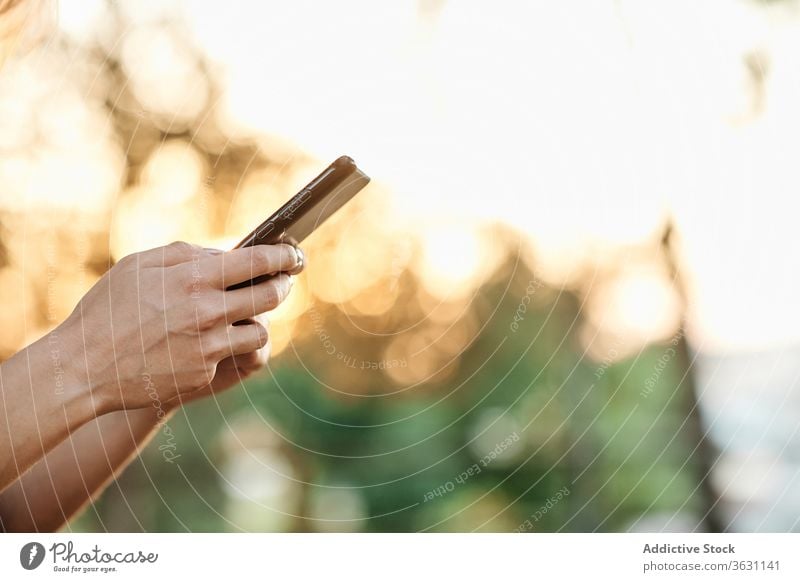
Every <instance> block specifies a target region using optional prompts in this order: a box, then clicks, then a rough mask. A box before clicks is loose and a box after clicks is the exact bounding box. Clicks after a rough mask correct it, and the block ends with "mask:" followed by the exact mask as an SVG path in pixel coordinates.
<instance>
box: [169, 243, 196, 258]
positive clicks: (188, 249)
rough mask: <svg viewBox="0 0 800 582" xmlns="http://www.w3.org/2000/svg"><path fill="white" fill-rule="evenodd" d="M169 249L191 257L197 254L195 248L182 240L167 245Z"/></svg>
mask: <svg viewBox="0 0 800 582" xmlns="http://www.w3.org/2000/svg"><path fill="white" fill-rule="evenodd" d="M167 248H168V249H170V250H171V251H172V252H174V253H176V254H178V255H191V254H192V253H194V252H195V248H196V247H195V246H194V245H193V244H190V243H188V242H185V241H182V240H176V241H173V242H171V243H169V244H168V245H167Z"/></svg>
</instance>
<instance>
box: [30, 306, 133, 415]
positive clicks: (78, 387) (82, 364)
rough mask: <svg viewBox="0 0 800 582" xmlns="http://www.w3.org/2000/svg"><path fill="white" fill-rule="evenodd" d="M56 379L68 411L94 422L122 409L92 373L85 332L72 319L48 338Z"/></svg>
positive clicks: (46, 339)
mask: <svg viewBox="0 0 800 582" xmlns="http://www.w3.org/2000/svg"><path fill="white" fill-rule="evenodd" d="M42 341H43V342H46V344H47V348H48V350H49V352H50V360H51V363H52V364H53V370H54V375H55V392H56V393H57V394H58V395H59V396H60V397H61V398H60V400H61V401H62V404H63V405H64V407H65V408H66V409H67V410H71V411H74V412H75V413H76V414H79V415H82V416H90V417H91V418H95V417H98V416H101V415H103V414H107V413H109V412H113V411H115V410H119V409H120V408H121V407H120V406H117V405H116V404H115V402H114V401H112V400H111V399H110V398H108V396H107V394H108V393H109V391H108V390H103V389H101V388H102V383H101V382H99V381H98V379H97V378H93V377H92V374H91V373H90V362H91V358H89V354H87V350H86V342H85V340H84V336H83V332H82V330H81V329H80V328H79V326H77V325H76V324H74V323H73V322H72V321H71V320H70V319H68V320H67V321H65V322H64V323H62V324H61V325H60V326H58V327H57V328H56V329H54V330H53V331H52V332H50V333H49V334H48V335H47V336H46V337H45V338H43V339H42Z"/></svg>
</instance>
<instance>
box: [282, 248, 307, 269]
mask: <svg viewBox="0 0 800 582" xmlns="http://www.w3.org/2000/svg"><path fill="white" fill-rule="evenodd" d="M294 250H295V251H296V252H297V266H296V267H295V268H294V269H292V270H290V271H287V273H289V274H290V275H299V274H300V273H302V272H303V269H305V268H306V254H305V253H304V252H303V249H301V248H300V247H295V248H294Z"/></svg>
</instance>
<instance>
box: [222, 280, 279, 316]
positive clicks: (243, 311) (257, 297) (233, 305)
mask: <svg viewBox="0 0 800 582" xmlns="http://www.w3.org/2000/svg"><path fill="white" fill-rule="evenodd" d="M292 279H293V278H292V276H291V275H289V274H287V273H281V274H279V275H276V276H274V277H271V278H269V279H267V280H266V281H264V282H262V283H258V284H257V285H251V286H249V287H242V288H241V289H234V290H232V291H226V292H225V293H224V296H225V313H226V314H227V315H226V316H227V318H228V321H237V322H238V321H240V320H243V319H247V318H251V317H254V316H256V315H259V314H261V313H264V312H266V311H272V310H273V309H275V308H276V307H278V305H280V304H281V303H283V301H284V300H285V299H286V297H288V295H289V291H290V290H291V288H292Z"/></svg>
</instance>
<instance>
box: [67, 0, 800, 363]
mask: <svg viewBox="0 0 800 582" xmlns="http://www.w3.org/2000/svg"><path fill="white" fill-rule="evenodd" d="M423 4H426V5H428V4H430V5H433V4H435V3H434V2H427V3H423ZM95 5H97V6H101V5H102V3H100V2H95ZM121 5H122V6H123V8H124V9H125V11H126V12H127V13H128V14H129V17H130V19H131V21H132V22H134V23H135V26H133V27H132V28H131V29H129V30H128V31H127V33H126V34H125V35H123V37H122V40H121V42H120V43H119V44H120V46H119V47H117V48H116V49H115V50H119V51H122V54H123V55H124V54H125V53H126V50H127V52H128V53H129V54H130V55H131V58H135V59H137V61H136V62H137V64H138V66H136V67H133V66H131V72H132V76H133V77H134V80H135V79H136V75H137V73H136V71H139V74H141V75H149V76H150V78H148V79H147V80H148V81H153V80H155V82H158V81H159V80H158V78H157V77H158V75H157V72H158V70H161V69H164V70H169V71H176V70H177V71H181V75H183V76H184V77H185V78H191V77H192V75H193V74H194V69H193V68H192V65H191V64H186V63H185V62H183V61H182V60H181V59H182V55H181V53H180V51H179V50H177V49H176V50H172V51H171V50H170V45H169V43H168V42H167V41H164V40H163V39H161V40H160V41H159V42H162V44H159V45H158V46H159V47H161V48H160V49H159V50H157V51H156V50H152V51H150V52H149V53H148V52H147V51H146V50H144V51H143V50H139V48H140V47H142V46H144V47H146V46H150V47H152V46H156V45H155V44H154V43H153V42H151V41H154V38H155V39H156V40H157V38H156V37H154V36H153V34H149V36H148V34H146V31H147V30H148V28H147V27H148V26H151V25H153V24H154V23H156V22H157V21H158V20H159V19H160V18H162V17H163V16H164V15H165V14H167V15H169V14H175V13H179V14H182V15H183V17H185V18H186V20H187V22H188V26H187V36H188V38H189V39H191V42H195V43H197V44H198V45H199V46H200V47H201V48H202V49H203V50H204V51H206V53H207V54H208V55H209V56H210V58H211V59H212V60H213V61H214V62H215V63H216V65H217V66H218V67H220V70H221V71H223V73H224V76H225V78H226V79H227V92H226V94H225V95H224V97H223V105H224V107H223V108H222V112H223V121H224V122H225V123H226V124H228V126H231V125H232V124H234V125H236V126H237V127H239V128H240V129H241V131H243V132H246V133H248V134H253V133H255V134H260V133H265V134H266V133H269V134H271V135H278V136H280V137H283V138H285V139H287V140H290V142H291V143H293V144H295V145H296V147H297V148H298V151H300V150H303V151H305V152H309V153H311V154H312V155H314V156H317V157H318V158H320V159H321V160H328V159H333V158H335V157H336V156H338V155H340V154H342V153H347V154H350V155H352V156H353V157H354V158H355V159H356V160H357V161H358V162H359V164H360V165H361V166H362V167H364V168H365V169H367V170H368V172H369V173H370V174H371V175H372V176H373V177H374V178H376V179H377V180H380V181H382V182H384V183H386V184H388V185H389V186H390V187H391V188H392V190H393V192H394V194H395V198H394V199H395V205H396V210H397V212H398V213H400V215H405V216H421V217H431V220H432V221H435V220H439V219H440V217H441V216H442V213H443V212H444V211H447V212H451V213H455V215H456V216H457V217H458V218H459V219H460V220H461V221H463V224H466V225H471V224H473V223H474V221H482V220H501V221H504V222H506V223H508V224H511V225H513V226H515V227H517V228H519V229H520V230H522V231H523V232H526V233H529V234H530V236H531V238H532V241H533V243H534V245H535V248H536V250H537V252H538V253H539V256H540V258H541V260H542V264H543V265H546V266H548V267H547V268H548V269H549V270H550V271H551V275H552V276H553V277H554V278H558V277H559V276H561V275H563V274H564V273H568V272H570V271H573V270H574V266H575V264H576V263H577V262H581V261H586V260H590V261H591V260H592V256H593V254H596V253H598V252H602V251H599V250H598V249H602V248H608V247H609V246H612V247H613V246H614V245H620V244H625V243H629V242H634V243H635V242H640V241H642V240H644V239H646V238H647V237H648V236H651V235H652V233H653V232H655V231H656V230H657V229H658V227H659V225H660V224H662V221H663V219H664V216H665V212H667V211H668V212H671V213H672V214H673V215H674V216H675V217H676V218H677V220H678V225H679V228H680V230H681V233H682V235H683V238H684V242H685V253H686V261H687V262H686V266H687V268H688V272H689V273H690V275H691V277H690V281H691V285H692V301H693V324H694V329H693V334H694V338H695V341H697V342H698V344H700V343H702V344H703V345H704V346H705V347H706V348H709V349H710V348H720V349H731V348H736V349H738V348H760V347H765V346H769V345H774V344H780V343H787V342H796V341H798V340H800V325H799V324H800V317H798V315H799V314H800V313H799V311H800V309H799V308H798V306H797V302H796V300H795V296H796V294H797V290H798V289H800V285H798V282H799V281H798V272H797V271H798V270H797V259H796V258H795V256H794V255H795V253H794V252H793V250H794V249H795V248H796V245H797V242H798V235H797V234H795V232H796V231H797V229H796V228H795V225H794V224H793V222H794V219H795V213H794V212H793V210H794V209H795V208H796V204H795V198H796V195H797V192H800V188H798V187H799V186H800V175H799V174H798V172H797V171H796V163H795V160H796V157H797V156H796V154H797V140H798V137H797V136H798V135H800V132H799V131H798V129H800V127H798V124H799V123H800V116H798V114H797V112H796V104H797V103H798V102H800V66H799V65H800V62H798V61H800V22H798V19H797V18H796V17H794V16H791V15H789V14H787V13H784V12H783V9H782V8H781V7H780V6H778V7H775V6H774V5H772V4H765V5H763V6H759V5H758V4H757V3H756V2H745V1H743V0H739V1H737V0H708V1H705V2H697V1H696V0H695V1H692V0H673V1H670V2H659V1H656V0H614V1H612V0H593V1H577V0H558V1H553V0H546V1H536V2H522V1H517V2H512V1H501V2H493V3H491V4H487V3H485V2H480V1H478V0H457V1H456V0H452V1H446V2H443V3H442V6H443V8H442V10H441V12H440V13H439V15H438V17H437V18H435V19H430V18H426V17H420V15H419V14H418V3H417V2H415V1H412V0H404V1H401V0H396V1H393V2H374V1H366V0H364V1H346V2H336V3H330V2H312V1H310V0H301V1H292V2H277V1H276V2H249V1H245V0H238V1H235V2H233V1H230V2H225V3H220V2H217V1H214V2H186V3H184V4H178V5H177V7H173V5H172V4H170V3H164V2H158V1H156V0H148V1H147V2H141V1H140V2H121ZM87 6H88V3H87V2H86V1H85V0H65V1H63V2H62V11H61V23H62V28H64V29H65V30H66V31H68V32H69V33H71V34H73V35H77V36H80V35H85V34H100V36H101V37H102V33H98V32H96V30H95V29H93V28H92V23H93V22H97V21H102V20H97V19H98V18H101V17H100V16H98V14H100V13H101V10H100V9H99V8H98V9H97V10H96V11H95V12H94V13H93V12H92V11H91V10H89V9H88V8H87ZM143 30H144V31H145V32H144V33H143V32H142V31H143ZM117 40H120V39H119V38H114V39H108V40H107V41H106V42H116V41H117ZM126 43H127V44H126ZM126 46H127V49H126ZM752 54H760V55H763V56H764V57H765V58H764V62H765V63H767V66H768V71H767V76H766V79H767V81H766V85H765V89H766V92H765V101H764V103H763V105H764V109H763V111H761V112H755V113H754V112H753V110H754V103H757V99H756V98H755V97H754V95H753V92H752V86H751V84H750V82H749V72H748V69H747V66H746V65H745V57H746V56H747V55H752ZM170 59H172V61H170ZM170 62H171V64H169V65H168V63H170ZM182 63H183V64H182ZM159 67H161V69H159ZM184 77H181V76H180V75H177V76H172V77H171V79H172V80H171V81H170V80H169V79H166V80H163V82H158V86H159V91H160V93H159V98H162V99H166V100H169V98H170V95H171V93H170V91H172V93H174V96H175V97H176V98H177V97H178V96H179V97H180V99H181V100H182V101H181V103H182V107H184V108H189V109H191V108H192V107H199V106H201V105H202V103H199V104H198V103H194V102H193V100H192V99H193V96H192V95H191V94H187V93H190V92H187V90H186V83H185V82H183V80H182V79H183V78H184ZM433 226H435V223H434V224H433ZM438 242H439V243H440V242H441V241H438ZM437 252H440V253H441V252H446V251H443V249H442V248H441V247H440V248H439V249H438V250H437ZM622 296H625V295H624V293H623V294H622ZM625 305H630V302H623V304H622V309H623V310H624V309H625V308H626V307H625ZM648 305H649V307H648V309H649V311H650V312H652V311H653V310H654V309H655V310H657V309H658V305H657V304H656V305H655V306H653V305H650V304H648ZM639 307H641V306H639ZM664 308H665V309H666V306H664ZM632 309H633V312H635V311H636V309H637V306H636V305H632Z"/></svg>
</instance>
